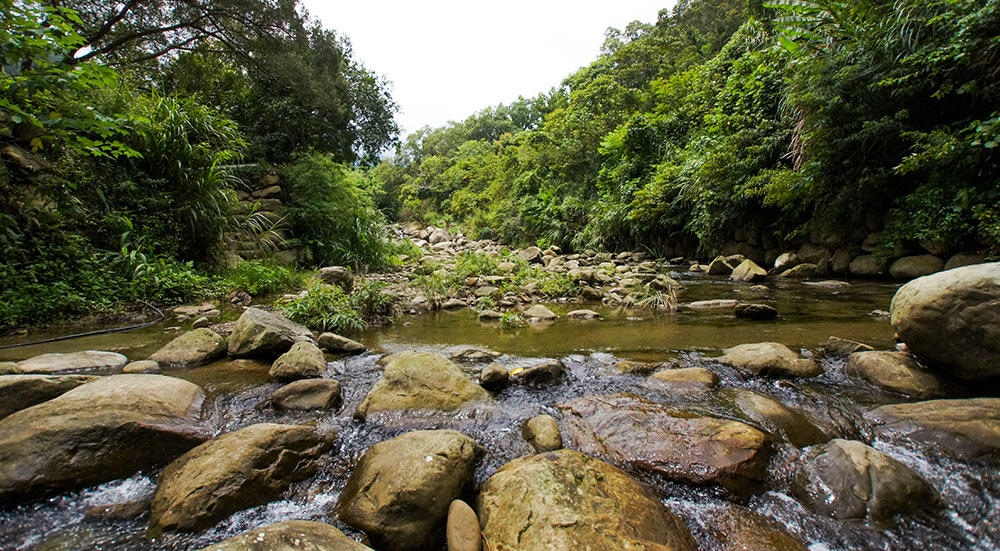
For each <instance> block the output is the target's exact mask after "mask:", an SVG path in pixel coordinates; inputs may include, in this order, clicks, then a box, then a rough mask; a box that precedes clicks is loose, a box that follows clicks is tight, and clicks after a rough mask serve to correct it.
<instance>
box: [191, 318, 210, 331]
mask: <svg viewBox="0 0 1000 551" xmlns="http://www.w3.org/2000/svg"><path fill="white" fill-rule="evenodd" d="M209 325H212V322H211V321H209V319H208V318H206V317H205V316H202V317H200V318H198V319H196V320H194V322H192V323H191V327H192V328H194V329H203V328H206V327H208V326H209Z"/></svg>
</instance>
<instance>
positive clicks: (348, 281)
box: [316, 266, 354, 291]
mask: <svg viewBox="0 0 1000 551" xmlns="http://www.w3.org/2000/svg"><path fill="white" fill-rule="evenodd" d="M316 275H317V277H318V278H319V280H320V281H322V282H323V283H326V284H327V285H339V286H341V287H343V288H344V289H345V290H347V291H350V290H351V289H352V288H354V273H353V272H351V269H350V268H347V267H345V266H327V267H325V268H320V269H319V273H317V274H316Z"/></svg>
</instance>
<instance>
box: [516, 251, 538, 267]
mask: <svg viewBox="0 0 1000 551" xmlns="http://www.w3.org/2000/svg"><path fill="white" fill-rule="evenodd" d="M517 257H518V258H520V259H521V260H523V261H525V262H527V263H529V264H541V263H542V250H541V249H539V248H538V247H528V248H527V249H524V250H522V251H519V252H518V253H517Z"/></svg>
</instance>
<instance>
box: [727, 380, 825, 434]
mask: <svg viewBox="0 0 1000 551" xmlns="http://www.w3.org/2000/svg"><path fill="white" fill-rule="evenodd" d="M719 392H720V394H721V395H722V396H723V397H725V398H726V399H727V400H729V401H731V402H732V404H733V406H734V407H735V408H736V410H737V411H738V412H739V413H740V414H741V416H742V417H743V418H745V419H747V420H748V421H749V422H750V423H751V424H754V425H756V426H757V427H759V428H761V429H763V430H765V431H767V432H769V433H771V434H773V435H775V436H776V437H778V438H779V439H781V440H784V441H786V442H789V443H791V444H792V445H793V446H796V447H799V448H801V447H804V446H810V445H813V444H820V443H823V442H826V441H828V440H830V436H829V435H827V434H826V433H825V432H824V431H823V430H822V429H820V428H819V427H817V426H816V425H815V424H814V423H813V421H812V420H811V419H810V418H809V415H807V414H806V412H804V411H802V410H801V409H799V408H797V407H793V406H789V405H785V404H783V403H781V401H779V400H777V399H775V398H774V397H772V396H767V395H765V394H763V393H760V392H756V391H753V390H747V389H743V388H724V389H722V390H720V391H719Z"/></svg>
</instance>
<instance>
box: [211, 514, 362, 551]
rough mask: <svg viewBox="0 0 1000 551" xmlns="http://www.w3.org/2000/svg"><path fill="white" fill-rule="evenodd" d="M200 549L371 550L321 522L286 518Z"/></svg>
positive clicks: (260, 550)
mask: <svg viewBox="0 0 1000 551" xmlns="http://www.w3.org/2000/svg"><path fill="white" fill-rule="evenodd" d="M200 551H372V549H371V548H370V547H367V546H365V545H362V544H360V543H358V542H356V541H354V540H352V539H351V538H349V537H347V536H345V535H344V533H343V532H341V531H340V530H338V529H337V528H336V527H334V526H331V525H329V524H326V523H323V522H313V521H309V520H290V521H286V522H279V523H278V524H272V525H270V526H265V527H263V528H254V529H253V530H248V531H246V532H244V533H242V534H240V535H238V536H236V537H232V538H229V539H227V540H224V541H220V542H219V543H217V544H215V545H210V546H208V547H205V548H203V549H201V550H200Z"/></svg>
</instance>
